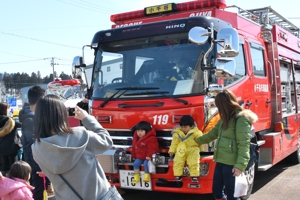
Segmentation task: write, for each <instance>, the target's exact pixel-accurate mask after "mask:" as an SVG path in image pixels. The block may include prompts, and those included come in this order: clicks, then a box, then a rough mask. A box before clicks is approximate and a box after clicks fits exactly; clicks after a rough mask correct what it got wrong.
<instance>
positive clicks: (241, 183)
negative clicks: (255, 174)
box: [233, 173, 248, 197]
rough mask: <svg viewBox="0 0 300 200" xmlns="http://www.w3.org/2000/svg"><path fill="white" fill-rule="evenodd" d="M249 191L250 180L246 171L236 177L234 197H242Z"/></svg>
mask: <svg viewBox="0 0 300 200" xmlns="http://www.w3.org/2000/svg"><path fill="white" fill-rule="evenodd" d="M247 191H248V181H247V176H246V175H245V174H244V173H241V174H240V175H239V176H236V177H235V184H234V194H233V196H234V197H242V196H245V195H246V194H247Z"/></svg>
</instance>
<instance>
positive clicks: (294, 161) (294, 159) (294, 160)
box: [286, 137, 300, 164]
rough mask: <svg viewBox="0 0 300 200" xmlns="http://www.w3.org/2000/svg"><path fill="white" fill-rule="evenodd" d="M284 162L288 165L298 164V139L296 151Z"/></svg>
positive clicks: (299, 161)
mask: <svg viewBox="0 0 300 200" xmlns="http://www.w3.org/2000/svg"><path fill="white" fill-rule="evenodd" d="M286 161H287V162H288V163H290V164H299V163H300V137H299V139H298V149H297V151H295V152H294V153H292V154H291V155H289V156H288V157H287V158H286Z"/></svg>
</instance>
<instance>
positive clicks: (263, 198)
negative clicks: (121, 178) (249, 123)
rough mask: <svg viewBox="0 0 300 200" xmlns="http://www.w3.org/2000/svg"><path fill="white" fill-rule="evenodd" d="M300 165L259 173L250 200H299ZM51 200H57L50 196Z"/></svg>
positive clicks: (140, 194)
mask: <svg viewBox="0 0 300 200" xmlns="http://www.w3.org/2000/svg"><path fill="white" fill-rule="evenodd" d="M299 191H300V164H298V165H290V164H287V163H285V162H284V161H282V162H280V163H278V164H277V165H275V166H273V167H272V168H271V169H269V170H267V171H265V172H257V173H256V174H255V179H254V187H253V191H252V194H251V196H250V198H249V200H268V199H270V200H285V199H288V200H299V199H300V197H299ZM123 192H125V193H124V194H122V197H123V198H124V200H153V199H155V200H167V199H170V200H171V199H172V200H182V199H189V200H199V199H201V200H214V198H213V197H212V195H210V194H207V195H190V194H177V193H162V192H148V191H141V190H139V191H135V190H125V191H122V193H123ZM49 200H55V197H54V196H50V197H49Z"/></svg>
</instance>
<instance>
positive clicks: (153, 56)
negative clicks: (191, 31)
mask: <svg viewBox="0 0 300 200" xmlns="http://www.w3.org/2000/svg"><path fill="white" fill-rule="evenodd" d="M209 48H210V42H207V43H205V44H203V45H195V44H193V43H191V42H189V41H188V33H187V32H186V33H177V34H169V35H159V36H152V37H144V38H134V39H129V40H122V41H113V42H105V43H99V46H98V50H96V55H95V65H94V67H95V70H94V81H93V89H94V91H93V98H94V99H107V98H110V99H112V98H122V99H123V98H125V99H134V98H149V97H150V98H153V97H162V96H169V97H170V96H184V95H195V94H199V93H203V92H204V91H203V90H204V87H203V71H202V69H201V65H202V64H203V56H204V54H205V53H206V52H207V50H208V49H209ZM215 52H216V51H215V49H214V50H213V51H212V52H211V53H210V54H209V55H208V58H207V59H208V63H209V64H210V65H211V66H213V64H214V60H215ZM208 73H209V82H210V83H215V82H216V80H215V76H214V70H209V72H208ZM123 87H131V88H143V87H148V88H149V87H152V88H157V89H156V90H151V92H149V91H148V90H146V89H145V90H144V91H140V90H139V91H132V90H130V91H125V92H120V93H118V95H115V93H116V92H117V91H118V88H123ZM112 95H114V96H113V97H112Z"/></svg>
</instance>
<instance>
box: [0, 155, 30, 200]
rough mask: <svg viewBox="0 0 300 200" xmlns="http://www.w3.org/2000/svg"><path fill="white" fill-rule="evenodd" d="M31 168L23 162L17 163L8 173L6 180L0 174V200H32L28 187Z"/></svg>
mask: <svg viewBox="0 0 300 200" xmlns="http://www.w3.org/2000/svg"><path fill="white" fill-rule="evenodd" d="M30 173H31V167H30V166H29V164H28V163H26V162H24V161H17V162H15V163H14V164H13V165H12V166H11V169H10V171H9V172H8V178H6V177H1V174H0V198H1V199H2V200H33V198H32V190H33V189H34V187H32V186H31V185H29V179H30Z"/></svg>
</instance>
